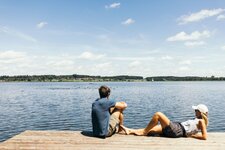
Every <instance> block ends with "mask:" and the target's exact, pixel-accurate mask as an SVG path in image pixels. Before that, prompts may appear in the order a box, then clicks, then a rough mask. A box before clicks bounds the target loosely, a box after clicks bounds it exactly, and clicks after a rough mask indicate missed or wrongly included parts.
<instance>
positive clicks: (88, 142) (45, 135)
mask: <svg viewBox="0 0 225 150" xmlns="http://www.w3.org/2000/svg"><path fill="white" fill-rule="evenodd" d="M4 149H13V150H14V149H15V150H17V149H19V150H36V149H41V150H42V149H43V150H64V149H65V150H70V149H71V150H73V149H74V150H80V149H82V150H83V149H90V150H94V149H96V150H103V149H104V150H115V149H116V150H118V149H135V150H136V149H157V150H160V149H163V150H165V149H173V150H174V149H177V150H178V149H179V150H185V149H190V150H193V149H196V150H212V149H213V150H214V149H215V150H217V149H218V150H224V149H225V133H209V135H208V139H207V140H206V141H202V140H197V139H192V138H176V139H173V138H163V137H149V136H148V137H146V136H134V135H120V134H116V135H114V136H112V137H110V138H107V139H100V138H95V137H92V136H91V134H90V132H81V131H25V132H23V133H21V134H19V135H16V136H14V137H13V138H11V139H9V140H7V141H5V142H2V143H0V150H4Z"/></svg>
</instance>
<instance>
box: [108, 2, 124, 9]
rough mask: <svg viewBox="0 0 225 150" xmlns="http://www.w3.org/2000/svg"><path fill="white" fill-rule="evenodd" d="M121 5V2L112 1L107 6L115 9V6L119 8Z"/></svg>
mask: <svg viewBox="0 0 225 150" xmlns="http://www.w3.org/2000/svg"><path fill="white" fill-rule="evenodd" d="M119 7H120V3H112V4H110V5H106V6H105V8H106V9H110V8H111V9H113V8H119Z"/></svg>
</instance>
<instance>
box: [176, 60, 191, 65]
mask: <svg viewBox="0 0 225 150" xmlns="http://www.w3.org/2000/svg"><path fill="white" fill-rule="evenodd" d="M179 64H181V65H190V64H192V62H191V60H184V61H181V62H179Z"/></svg>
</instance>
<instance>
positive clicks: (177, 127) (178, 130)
mask: <svg viewBox="0 0 225 150" xmlns="http://www.w3.org/2000/svg"><path fill="white" fill-rule="evenodd" d="M192 108H193V109H194V110H195V116H196V118H195V119H193V120H188V121H185V122H182V123H179V122H172V121H170V120H169V119H168V118H167V116H165V115H164V114H163V113H161V112H157V113H155V114H154V115H153V117H152V119H151V120H150V122H149V124H148V125H147V127H146V128H144V129H130V128H127V127H125V126H121V128H123V129H124V131H125V133H126V134H127V135H129V134H134V135H149V134H162V135H163V136H165V137H173V138H177V137H193V138H197V139H201V140H206V138H207V129H206V128H207V125H208V108H207V107H206V106H205V105H203V104H199V105H197V106H192ZM158 122H160V124H159V125H158ZM199 130H201V133H202V134H197V133H198V131H199Z"/></svg>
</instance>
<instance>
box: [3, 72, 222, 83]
mask: <svg viewBox="0 0 225 150" xmlns="http://www.w3.org/2000/svg"><path fill="white" fill-rule="evenodd" d="M145 81H147V82H148V81H151V82H152V81H225V77H215V76H211V77H198V76H184V77H178V76H152V77H146V78H144V77H142V76H128V75H120V76H90V75H77V74H73V75H17V76H6V75H4V76H0V82H145Z"/></svg>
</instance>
